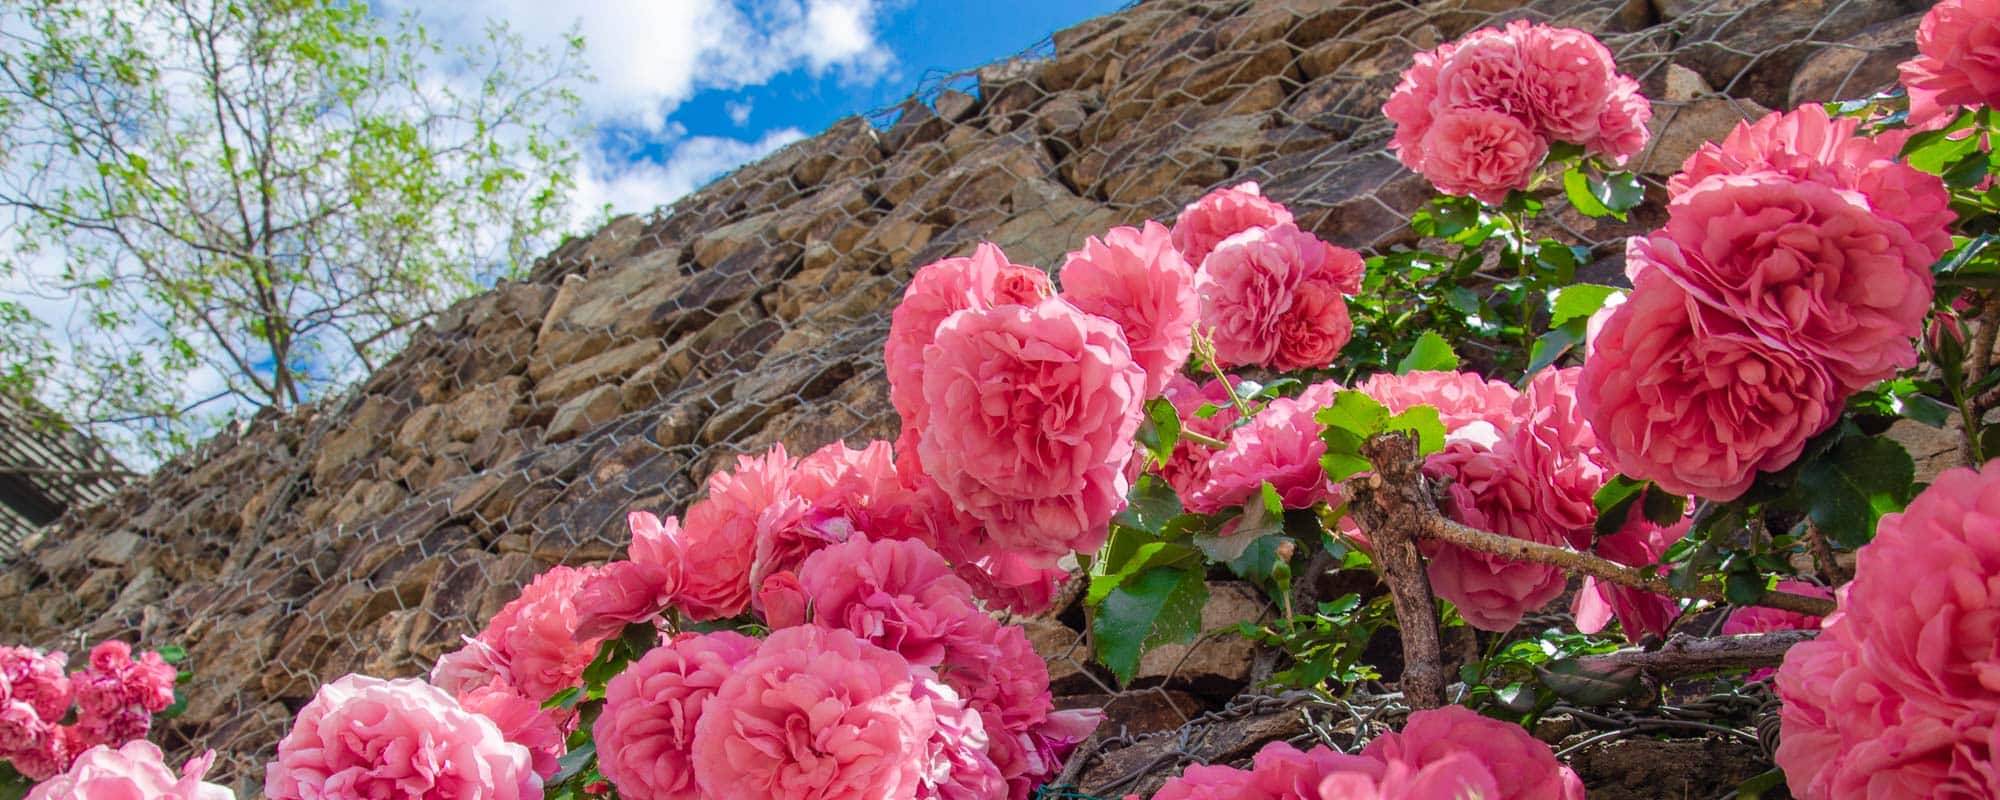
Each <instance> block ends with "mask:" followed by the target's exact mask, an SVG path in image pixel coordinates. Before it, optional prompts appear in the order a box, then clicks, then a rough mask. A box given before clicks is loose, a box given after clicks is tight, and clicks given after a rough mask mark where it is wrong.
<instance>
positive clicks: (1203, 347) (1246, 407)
mask: <svg viewBox="0 0 2000 800" xmlns="http://www.w3.org/2000/svg"><path fill="white" fill-rule="evenodd" d="M1194 354H1195V357H1196V358H1199V359H1201V362H1202V365H1203V366H1206V367H1208V371H1209V372H1213V373H1215V379H1216V380H1217V381H1220V382H1221V383H1222V391H1223V393H1225V394H1227V395H1229V402H1230V404H1232V405H1234V406H1236V413H1238V414H1242V415H1243V417H1244V418H1245V419H1248V418H1249V417H1250V416H1251V413H1252V412H1251V411H1250V404H1249V403H1245V402H1243V398H1242V397H1241V396H1240V395H1238V394H1236V384H1233V383H1230V382H1229V376H1228V375H1226V374H1224V373H1223V372H1222V365H1221V364H1218V363H1216V361H1215V342H1214V341H1212V340H1210V339H1209V338H1208V334H1206V333H1203V332H1201V331H1195V334H1194Z"/></svg>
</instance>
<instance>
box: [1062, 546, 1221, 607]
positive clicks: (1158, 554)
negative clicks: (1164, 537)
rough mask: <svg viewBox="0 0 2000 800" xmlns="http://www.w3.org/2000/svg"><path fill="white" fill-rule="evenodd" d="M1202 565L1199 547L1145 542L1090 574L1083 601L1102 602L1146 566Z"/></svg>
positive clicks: (1190, 566) (1181, 566) (1195, 566)
mask: <svg viewBox="0 0 2000 800" xmlns="http://www.w3.org/2000/svg"><path fill="white" fill-rule="evenodd" d="M1108 561H1109V560H1108V559H1107V562H1108ZM1201 565H1202V559H1201V551H1199V550H1196V549H1194V548H1193V547H1190V546H1188V545H1185V544H1181V543H1179V542H1147V543H1145V544H1141V545H1139V546H1138V547H1137V548H1135V549H1133V550H1132V551H1131V554H1130V555H1129V556H1128V557H1127V558H1125V559H1123V560H1122V561H1120V562H1117V563H1110V565H1109V566H1108V567H1106V569H1105V570H1104V572H1103V573H1102V574H1098V575H1095V576H1093V577H1092V578H1091V579H1090V589H1089V591H1088V592H1087V593H1086V594H1085V596H1084V603H1085V604H1086V605H1090V606H1097V605H1101V604H1103V602H1104V600H1105V598H1107V597H1109V596H1110V595H1111V593H1112V592H1113V591H1114V590H1116V589H1118V588H1119V587H1121V586H1123V585H1125V584H1126V583H1128V582H1130V581H1131V580H1132V577H1133V576H1134V575H1138V574H1139V573H1141V572H1145V571H1146V570H1149V569H1154V568H1191V569H1200V568H1201ZM1093 566H1095V565H1093Z"/></svg>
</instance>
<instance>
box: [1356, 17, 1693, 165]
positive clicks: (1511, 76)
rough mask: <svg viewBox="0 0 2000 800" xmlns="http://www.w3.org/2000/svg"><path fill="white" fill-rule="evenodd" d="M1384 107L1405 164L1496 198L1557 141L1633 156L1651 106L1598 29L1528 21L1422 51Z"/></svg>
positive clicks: (1617, 159)
mask: <svg viewBox="0 0 2000 800" xmlns="http://www.w3.org/2000/svg"><path fill="white" fill-rule="evenodd" d="M1382 112H1383V113H1384V114H1386V115H1388V117H1389V119H1390V120H1392V121H1394V122H1395V123H1396V135H1395V138H1394V139H1393V140H1391V141H1390V143H1389V147H1390V149H1392V150H1394V151H1395V152H1396V157H1397V158H1399V159H1401V160H1402V162H1403V164H1404V166H1407V167H1409V168H1410V169H1411V170H1413V171H1416V172H1418V173H1421V174H1422V175H1423V176H1424V177H1425V178H1426V179H1429V180H1430V182H1431V183H1432V184H1433V185H1435V186H1436V187H1437V188H1438V190H1439V191H1441V192H1444V193H1446V194H1455V195H1471V196H1473V197H1477V198H1479V199H1480V200H1481V201H1483V202H1486V203H1490V204H1494V205H1498V204H1500V203H1501V202H1502V201H1504V200H1505V199H1506V197H1507V192H1509V191H1510V190H1514V189H1526V188H1528V185H1529V182H1530V179H1531V178H1532V177H1533V175H1534V172H1535V169H1536V168H1538V167H1540V166H1541V164H1542V160H1543V159H1544V158H1546V157H1547V156H1548V154H1549V148H1550V146H1551V145H1552V144H1554V143H1556V142H1567V143H1569V144H1573V145H1577V146H1580V147H1582V148H1583V150H1584V152H1585V153H1588V154H1591V155H1595V156H1597V157H1599V158H1602V159H1604V160H1606V161H1608V162H1611V163H1613V164H1623V163H1625V161H1626V160H1627V159H1629V158H1631V157H1632V156H1634V155H1637V154H1638V153H1639V151H1641V150H1644V149H1645V147H1646V141H1647V138H1648V137H1649V135H1650V134H1649V133H1648V131H1647V129H1646V123H1647V122H1648V121H1649V120H1650V119H1652V116H1653V110H1652V104H1651V103H1649V102H1647V100H1646V98H1645V96H1644V95H1641V94H1640V93H1639V82H1638V81H1636V80H1633V79H1632V78H1631V77H1630V76H1627V75H1622V74H1619V72H1618V65H1617V64H1616V63H1615V62H1614V61H1613V60H1612V58H1611V51H1609V50H1606V49H1605V48H1604V45H1603V44H1602V43H1600V42H1598V41H1597V38H1596V37H1593V36H1591V35H1590V34H1588V33H1585V32H1583V31H1580V30H1575V29H1573V28H1556V27H1550V26H1547V25H1535V24H1530V23H1528V22H1526V21H1516V22H1513V23H1511V24H1509V25H1507V26H1506V27H1505V28H1484V29H1481V30H1476V31H1473V32H1472V33H1469V34H1466V35H1465V36H1464V37H1463V38H1461V39H1459V40H1458V41H1457V42H1453V43H1450V44H1446V45H1443V46H1440V47H1438V48H1437V49H1436V50H1431V51H1428V52H1423V53H1418V54H1416V57H1415V62H1414V63H1413V64H1412V65H1411V66H1410V68H1409V69H1408V70H1405V71H1404V72H1403V78H1402V81H1401V82H1400V83H1398V84H1397V85H1396V88H1395V91H1394V93H1393V94H1391V95H1390V96H1389V102H1388V103H1387V104H1385V105H1384V106H1383V107H1382Z"/></svg>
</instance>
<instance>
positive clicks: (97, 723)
mask: <svg viewBox="0 0 2000 800" xmlns="http://www.w3.org/2000/svg"><path fill="white" fill-rule="evenodd" d="M152 729H153V714H152V712H149V711H147V710H146V709H144V708H141V707H139V706H125V707H123V708H120V709H118V710H116V711H113V712H111V713H109V714H92V713H89V712H85V713H83V714H81V715H79V716H78V717H77V721H76V726H75V731H76V734H77V738H78V739H79V740H81V741H82V742H83V743H84V744H86V745H100V744H108V745H111V746H113V747H117V746H119V745H122V744H124V743H126V742H130V741H133V740H135V739H144V738H146V733H147V732H148V731H151V730H152Z"/></svg>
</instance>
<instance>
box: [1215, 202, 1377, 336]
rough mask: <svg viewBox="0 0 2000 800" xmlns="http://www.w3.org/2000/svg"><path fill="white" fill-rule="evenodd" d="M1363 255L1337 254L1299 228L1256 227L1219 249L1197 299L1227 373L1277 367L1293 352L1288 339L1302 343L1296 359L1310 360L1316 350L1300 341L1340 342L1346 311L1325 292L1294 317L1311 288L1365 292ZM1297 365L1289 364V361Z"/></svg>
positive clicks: (1217, 247) (1232, 238) (1286, 226)
mask: <svg viewBox="0 0 2000 800" xmlns="http://www.w3.org/2000/svg"><path fill="white" fill-rule="evenodd" d="M1358 260H1359V256H1358V255H1355V254H1354V253H1353V252H1352V251H1347V250H1344V249H1342V248H1338V247H1334V246H1333V245H1330V244H1327V243H1326V242H1323V241H1320V239H1319V238H1318V237H1316V236H1313V235H1312V234H1310V233H1306V232H1305V231H1301V230H1299V229H1298V227H1297V226H1295V225H1292V224H1291V223H1285V224H1281V225H1274V226H1271V227H1267V228H1251V229H1249V230H1247V231H1244V232H1242V233H1238V234H1236V235H1234V236H1231V237H1229V238H1227V239H1224V240H1223V241H1222V242H1221V243H1219V244H1218V245H1216V248H1215V250H1214V251H1213V252H1211V253H1209V255H1208V258H1206V259H1204V260H1203V261H1202V264H1201V269H1200V270H1199V271H1198V272H1196V273H1195V293H1196V294H1197V295H1199V296H1200V297H1201V324H1202V326H1203V327H1204V328H1207V329H1210V330H1212V331H1213V333H1212V335H1213V336H1214V339H1215V355H1216V359H1217V360H1219V361H1221V362H1222V364H1223V365H1224V366H1238V365H1244V364H1255V365H1261V366H1276V365H1277V364H1278V363H1279V361H1280V360H1281V356H1280V352H1281V351H1282V350H1284V349H1286V347H1285V345H1286V333H1287V332H1288V331H1289V332H1291V333H1292V334H1293V336H1294V337H1295V338H1294V340H1293V342H1292V345H1291V347H1290V350H1291V353H1290V354H1289V355H1290V357H1291V358H1297V357H1299V356H1300V355H1307V356H1310V355H1311V354H1312V353H1311V351H1313V350H1314V348H1316V347H1320V346H1323V345H1315V344H1314V343H1313V342H1311V341H1303V340H1300V339H1298V338H1296V337H1299V336H1324V337H1327V338H1330V339H1333V338H1338V339H1340V340H1341V342H1342V343H1343V344H1345V339H1344V338H1342V337H1341V336H1340V329H1341V326H1342V325H1343V324H1347V325H1349V328H1348V330H1349V331H1350V332H1351V323H1345V322H1344V320H1343V318H1344V317H1345V316H1346V313H1347V312H1346V305H1345V303H1344V302H1342V303H1341V304H1340V305H1339V306H1338V307H1337V308H1336V307H1335V305H1334V304H1333V302H1332V301H1331V300H1328V299H1327V297H1326V293H1325V292H1324V291H1322V290H1318V289H1315V290H1308V291H1315V292H1319V294H1317V295H1316V299H1314V300H1313V301H1312V302H1313V304H1314V305H1313V307H1311V308H1304V309H1300V310H1299V311H1298V312H1297V313H1298V314H1299V315H1301V316H1294V317H1291V319H1290V320H1288V319H1287V316H1288V315H1290V314H1292V313H1293V309H1294V307H1295V306H1298V305H1299V304H1300V302H1301V301H1300V298H1299V293H1300V291H1301V289H1302V287H1303V286H1304V285H1305V284H1306V283H1308V282H1315V281H1326V282H1330V283H1331V284H1332V286H1333V287H1334V288H1335V289H1340V288H1341V287H1342V286H1343V285H1345V284H1350V283H1351V284H1354V285H1355V286H1356V288H1358V285H1359V282H1360V270H1359V269H1357V268H1356V267H1355V264H1356V263H1358ZM1287 363H1289V361H1287Z"/></svg>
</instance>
